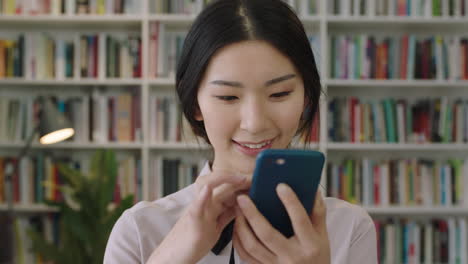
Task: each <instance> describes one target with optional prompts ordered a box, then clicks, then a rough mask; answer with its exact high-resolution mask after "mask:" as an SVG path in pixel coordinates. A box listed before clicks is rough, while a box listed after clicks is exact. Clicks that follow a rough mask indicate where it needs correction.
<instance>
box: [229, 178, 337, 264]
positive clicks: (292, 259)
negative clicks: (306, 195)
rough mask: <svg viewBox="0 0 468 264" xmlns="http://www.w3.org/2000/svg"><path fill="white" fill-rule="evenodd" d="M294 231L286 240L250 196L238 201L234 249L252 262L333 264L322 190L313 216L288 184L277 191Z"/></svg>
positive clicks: (280, 185)
mask: <svg viewBox="0 0 468 264" xmlns="http://www.w3.org/2000/svg"><path fill="white" fill-rule="evenodd" d="M276 191H277V193H278V196H279V198H280V199H281V201H282V202H283V204H284V206H285V208H286V210H287V212H288V215H289V217H290V219H291V222H292V226H293V229H294V234H295V235H294V236H292V237H290V238H286V237H285V236H283V234H281V233H280V232H279V231H277V230H276V229H275V228H274V227H273V226H271V224H270V223H269V222H268V220H266V219H265V217H264V216H263V215H262V214H261V213H260V212H259V211H258V210H257V208H256V207H255V204H254V203H253V202H252V200H250V198H249V197H248V196H246V195H241V196H239V197H238V198H237V201H238V204H239V207H240V209H238V210H237V214H236V224H235V228H234V248H235V249H236V250H237V252H238V254H239V256H240V257H241V258H242V259H243V260H245V261H247V262H248V263H281V264H284V263H288V264H289V263H314V264H325V263H326V264H329V263H330V243H329V240H328V233H327V226H326V208H325V203H324V202H323V199H322V196H321V194H320V191H317V195H316V198H315V206H314V209H313V211H312V213H311V215H310V216H308V215H307V212H306V210H305V209H304V207H303V206H302V204H301V202H300V201H299V199H298V198H297V196H296V194H295V193H294V192H293V191H292V189H291V188H290V187H289V186H287V185H286V184H279V185H278V187H277V189H276Z"/></svg>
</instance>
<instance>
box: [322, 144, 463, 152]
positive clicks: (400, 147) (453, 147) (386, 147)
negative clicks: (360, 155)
mask: <svg viewBox="0 0 468 264" xmlns="http://www.w3.org/2000/svg"><path fill="white" fill-rule="evenodd" d="M327 149H328V150H331V151H333V150H335V151H336V150H355V151H366V150H379V151H410V150H413V151H414V150H416V151H468V144H455V143H454V144H443V143H439V144H438V143H432V144H400V143H393V144H392V143H328V146H327Z"/></svg>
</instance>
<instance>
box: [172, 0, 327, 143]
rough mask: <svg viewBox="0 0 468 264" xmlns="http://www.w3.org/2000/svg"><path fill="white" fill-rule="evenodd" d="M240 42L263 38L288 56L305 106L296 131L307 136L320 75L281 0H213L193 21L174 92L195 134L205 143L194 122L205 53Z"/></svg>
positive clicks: (296, 21)
mask: <svg viewBox="0 0 468 264" xmlns="http://www.w3.org/2000/svg"><path fill="white" fill-rule="evenodd" d="M246 40H261V41H266V42H267V43H269V44H270V45H272V46H273V47H275V48H276V49H278V50H279V51H280V52H281V53H282V54H284V55H285V56H286V57H288V58H289V59H290V60H291V62H292V64H293V65H294V66H295V67H296V69H297V71H298V72H299V74H300V75H301V77H302V79H303V81H304V90H305V98H306V100H307V103H306V105H307V107H306V110H305V111H304V114H303V116H302V118H301V123H300V124H299V129H298V131H297V133H298V134H302V135H303V136H305V137H306V138H309V137H310V131H311V130H310V127H311V125H312V122H313V119H314V116H315V115H316V113H317V111H318V107H319V98H320V92H321V84H320V76H319V74H318V71H317V67H316V64H315V59H314V55H313V53H312V49H311V47H310V43H309V40H308V38H307V35H306V33H305V30H304V27H303V25H302V23H301V21H300V20H299V18H298V17H297V15H296V14H295V13H294V11H293V10H292V9H291V8H290V7H289V6H288V5H287V4H286V3H284V2H283V1H281V0H218V1H214V2H212V3H211V4H209V5H208V6H207V7H206V8H205V9H204V10H203V11H202V12H201V13H200V14H199V16H198V17H197V18H196V19H195V21H194V23H193V24H192V26H191V28H190V30H189V32H188V34H187V36H186V38H185V42H184V46H183V50H182V53H181V56H180V59H179V63H178V65H177V71H176V91H177V94H178V97H179V100H180V102H181V110H182V112H183V114H184V115H185V117H186V118H187V120H188V122H189V124H190V126H191V127H192V130H193V132H194V133H195V135H197V136H200V137H202V138H203V139H204V140H205V141H206V142H207V143H210V141H209V139H208V136H207V133H206V130H205V126H204V123H203V122H202V121H197V120H195V113H197V111H199V106H198V102H197V93H198V89H199V85H200V82H201V81H202V78H203V75H204V73H205V71H206V68H207V66H208V64H209V62H210V59H211V57H212V56H213V55H214V54H215V53H216V52H217V51H218V50H219V49H221V48H223V47H225V46H227V45H229V44H233V43H237V42H241V41H246Z"/></svg>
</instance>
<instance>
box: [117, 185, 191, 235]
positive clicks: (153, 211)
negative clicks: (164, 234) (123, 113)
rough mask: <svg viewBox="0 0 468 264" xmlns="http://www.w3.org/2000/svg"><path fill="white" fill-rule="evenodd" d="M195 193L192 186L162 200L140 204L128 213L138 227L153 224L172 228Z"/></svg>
mask: <svg viewBox="0 0 468 264" xmlns="http://www.w3.org/2000/svg"><path fill="white" fill-rule="evenodd" d="M193 192H194V190H193V185H190V186H188V187H186V188H184V189H182V190H180V191H178V192H176V193H173V194H171V195H168V196H165V197H163V198H161V199H158V200H155V201H151V202H148V201H142V202H139V203H137V204H135V205H134V206H133V207H132V208H130V209H128V210H127V211H126V213H127V214H128V215H129V217H131V218H132V219H133V221H135V224H136V225H138V226H142V227H144V228H147V225H148V224H151V225H157V226H159V227H161V228H165V227H168V228H171V227H172V226H173V225H174V224H175V222H176V221H177V220H178V219H179V217H180V216H181V215H182V213H183V211H184V210H185V208H186V207H187V205H188V204H189V203H190V201H191V200H192V199H193V196H194V194H193ZM155 220H157V221H155Z"/></svg>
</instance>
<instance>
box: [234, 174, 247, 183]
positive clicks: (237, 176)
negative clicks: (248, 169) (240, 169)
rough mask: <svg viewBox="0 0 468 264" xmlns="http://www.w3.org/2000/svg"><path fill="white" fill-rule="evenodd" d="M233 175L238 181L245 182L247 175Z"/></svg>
mask: <svg viewBox="0 0 468 264" xmlns="http://www.w3.org/2000/svg"><path fill="white" fill-rule="evenodd" d="M232 177H233V178H234V179H235V180H236V181H237V182H243V181H244V180H245V177H244V176H243V175H240V174H234V175H232Z"/></svg>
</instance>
